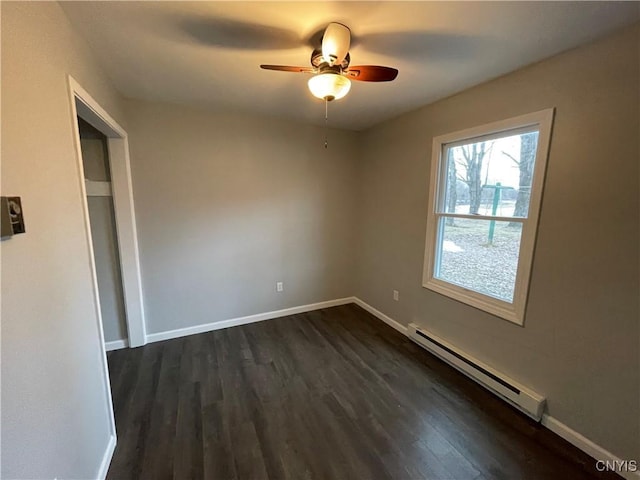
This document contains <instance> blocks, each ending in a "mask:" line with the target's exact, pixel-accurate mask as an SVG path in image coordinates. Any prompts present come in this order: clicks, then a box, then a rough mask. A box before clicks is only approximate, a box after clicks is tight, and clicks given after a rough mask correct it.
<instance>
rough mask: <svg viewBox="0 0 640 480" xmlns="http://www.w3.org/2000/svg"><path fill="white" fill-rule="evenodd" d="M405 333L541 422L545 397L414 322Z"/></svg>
mask: <svg viewBox="0 0 640 480" xmlns="http://www.w3.org/2000/svg"><path fill="white" fill-rule="evenodd" d="M407 333H408V335H409V338H411V340H413V341H414V342H416V343H417V344H418V345H420V346H421V347H423V348H425V349H426V350H428V351H430V352H431V353H433V354H434V355H436V356H437V357H439V358H441V359H442V360H444V361H445V362H447V363H448V364H450V365H451V366H453V367H455V368H456V369H458V370H460V371H461V372H462V373H464V374H465V375H467V376H468V377H470V378H471V379H472V380H475V381H476V382H478V383H479V384H480V385H482V386H483V387H485V388H487V389H488V390H490V391H491V392H493V393H495V394H496V395H498V396H499V397H501V398H502V399H504V400H506V401H507V402H509V403H510V404H511V405H513V406H514V407H516V408H517V409H518V410H521V411H522V412H524V413H526V414H527V415H529V416H530V417H531V418H533V419H535V420H536V421H538V422H539V421H540V420H541V419H542V413H543V411H544V404H545V398H544V397H542V396H540V395H538V394H537V393H535V392H532V391H531V390H529V389H528V388H526V387H523V386H522V385H520V384H519V383H517V382H515V381H513V380H512V379H510V378H509V377H507V376H505V375H503V374H501V373H499V372H497V371H495V370H494V369H492V368H491V367H489V366H488V365H485V364H484V363H482V362H480V361H478V360H476V359H475V358H473V357H471V356H469V355H467V354H466V353H464V352H462V351H461V350H459V349H458V348H456V347H454V346H453V345H451V344H450V343H448V342H447V341H445V340H443V339H441V338H439V337H437V336H436V335H433V334H432V333H430V332H428V331H427V330H425V329H423V328H421V327H418V326H417V325H416V324H414V323H410V324H409V327H408V332H407Z"/></svg>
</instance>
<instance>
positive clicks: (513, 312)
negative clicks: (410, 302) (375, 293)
mask: <svg viewBox="0 0 640 480" xmlns="http://www.w3.org/2000/svg"><path fill="white" fill-rule="evenodd" d="M552 122H553V109H548V110H543V111H540V112H536V113H532V114H528V115H523V116H521V117H516V118H511V119H509V120H504V121H501V122H496V123H492V124H489V125H484V126H481V127H477V128H472V129H469V130H464V131H462V132H456V133H452V134H449V135H443V136H439V137H436V138H434V139H433V154H432V162H431V181H430V198H429V211H428V217H427V239H426V251H425V262H424V272H423V286H424V287H426V288H428V289H430V290H433V291H435V292H438V293H441V294H443V295H447V296H449V297H451V298H454V299H456V300H459V301H461V302H464V303H467V304H469V305H472V306H474V307H476V308H480V309H482V310H484V311H487V312H489V313H492V314H494V315H497V316H499V317H502V318H504V319H506V320H509V321H512V322H514V323H517V324H519V325H522V324H523V323H524V310H525V305H526V301H527V294H528V290H529V276H530V272H531V262H532V259H533V248H534V242H535V237H536V229H537V224H538V211H539V209H540V199H541V196H542V184H543V181H544V172H545V167H546V162H547V153H548V150H549V139H550V135H551V125H552Z"/></svg>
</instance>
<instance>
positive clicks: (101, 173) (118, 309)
mask: <svg viewBox="0 0 640 480" xmlns="http://www.w3.org/2000/svg"><path fill="white" fill-rule="evenodd" d="M79 130H80V146H81V149H82V166H83V169H84V177H85V178H86V179H88V180H93V181H100V182H108V181H110V180H111V173H110V169H109V152H108V149H107V138H106V137H105V136H104V135H103V134H102V133H100V132H99V131H97V130H96V129H95V128H93V127H92V126H91V125H89V124H88V123H86V122H84V121H83V120H82V119H80V120H79ZM87 203H88V206H89V220H90V223H91V241H92V242H93V257H94V259H95V265H96V276H97V278H98V290H99V292H100V312H101V314H102V329H103V331H104V340H105V342H112V341H114V340H124V339H126V338H127V321H126V314H125V309H124V295H123V293H122V275H121V273H120V255H119V253H118V237H117V233H116V218H115V211H114V209H113V198H112V197H106V196H105V197H102V196H101V197H97V196H88V197H87Z"/></svg>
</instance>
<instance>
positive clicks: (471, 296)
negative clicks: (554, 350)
mask: <svg viewBox="0 0 640 480" xmlns="http://www.w3.org/2000/svg"><path fill="white" fill-rule="evenodd" d="M553 114H554V109H553V108H549V109H546V110H541V111H539V112H534V113H529V114H526V115H521V116H518V117H514V118H509V119H506V120H501V121H498V122H493V123H489V124H486V125H481V126H479V127H474V128H469V129H466V130H461V131H458V132H454V133H449V134H446V135H440V136H437V137H434V139H433V150H432V155H431V175H430V180H429V207H428V214H427V235H426V245H425V256H424V270H423V277H422V286H423V287H424V288H428V289H429V290H432V291H434V292H438V293H440V294H442V295H446V296H448V297H450V298H453V299H455V300H458V301H460V302H463V303H466V304H468V305H471V306H472V307H475V308H478V309H480V310H484V311H485V312H488V313H491V314H493V315H496V316H498V317H501V318H504V319H505V320H508V321H510V322H513V323H516V324H518V325H524V316H525V308H526V303H527V297H528V294H529V279H530V276H531V265H532V261H533V252H534V248H535V240H536V233H537V230H538V217H539V213H540V203H541V200H542V189H543V184H544V178H545V171H546V168H547V157H548V155H549V143H550V140H551V128H552V125H553ZM528 128H536V129H537V130H538V132H539V134H538V146H537V150H536V159H535V164H534V171H533V178H532V185H531V196H530V200H529V213H528V216H527V217H526V218H519V217H503V216H495V217H492V216H488V215H483V216H481V217H479V218H478V217H476V216H475V215H464V214H451V213H445V209H444V197H445V192H444V188H445V185H446V165H445V163H446V158H445V156H444V155H443V151H444V149H445V147H446V146H447V145H451V144H454V143H456V144H460V143H463V142H464V143H467V142H471V141H473V140H475V139H479V137H487V136H489V135H492V136H495V137H502V136H506V135H508V134H509V133H518V131H522V130H524V129H528ZM442 216H446V217H454V218H473V219H488V220H496V221H507V222H512V221H517V222H520V223H522V237H521V240H520V252H519V255H518V267H517V273H516V281H515V290H514V295H513V303H509V302H505V301H502V300H499V299H497V298H495V297H492V296H489V295H484V294H482V293H479V292H476V291H474V290H471V289H468V288H464V287H462V286H460V285H456V284H453V283H450V282H446V281H444V280H441V279H438V278H435V277H434V267H435V265H436V261H437V254H438V236H439V234H440V232H439V228H438V223H439V218H440V217H442Z"/></svg>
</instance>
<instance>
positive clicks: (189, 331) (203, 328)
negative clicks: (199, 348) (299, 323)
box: [147, 297, 354, 343]
mask: <svg viewBox="0 0 640 480" xmlns="http://www.w3.org/2000/svg"><path fill="white" fill-rule="evenodd" d="M353 302H354V298H353V297H346V298H339V299H336V300H328V301H326V302H319V303H311V304H309V305H301V306H299V307H291V308H285V309H283V310H275V311H273V312H265V313H258V314H256V315H249V316H247V317H238V318H231V319H229V320H221V321H219V322H213V323H205V324H203V325H195V326H193V327H186V328H178V329H176V330H169V331H167V332H158V333H151V334H148V335H147V343H153V342H161V341H163V340H170V339H172V338H179V337H186V336H187V335H195V334H198V333H205V332H211V331H213V330H220V329H222V328H229V327H237V326H238V325H246V324H248V323H254V322H261V321H263V320H271V319H273V318H279V317H286V316H287V315H295V314H297V313H305V312H312V311H313V310H320V309H322V308H329V307H337V306H339V305H346V304H348V303H353Z"/></svg>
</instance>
